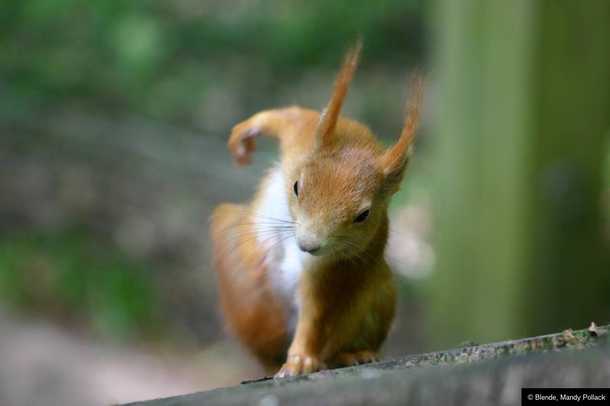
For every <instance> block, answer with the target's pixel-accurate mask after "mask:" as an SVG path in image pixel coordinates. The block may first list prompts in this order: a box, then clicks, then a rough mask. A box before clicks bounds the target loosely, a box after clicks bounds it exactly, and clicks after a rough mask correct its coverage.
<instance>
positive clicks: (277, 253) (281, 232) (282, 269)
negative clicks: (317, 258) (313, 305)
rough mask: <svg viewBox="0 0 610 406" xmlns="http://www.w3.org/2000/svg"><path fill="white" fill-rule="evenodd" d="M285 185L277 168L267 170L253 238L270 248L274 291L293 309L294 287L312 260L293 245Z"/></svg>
mask: <svg viewBox="0 0 610 406" xmlns="http://www.w3.org/2000/svg"><path fill="white" fill-rule="evenodd" d="M286 184H287V180H286V179H284V175H283V174H282V170H281V168H280V167H279V165H277V166H275V167H274V168H273V169H271V172H270V173H269V175H268V177H267V178H266V179H265V184H264V186H263V191H262V193H263V195H262V199H260V200H259V201H258V206H257V207H256V208H255V211H256V213H257V217H256V222H257V238H258V240H259V242H261V243H265V244H268V245H269V246H270V247H271V248H270V252H268V253H267V266H268V267H269V268H268V269H269V274H270V277H271V282H272V284H273V287H274V289H275V291H276V292H277V293H278V294H279V295H280V296H282V297H283V298H284V299H285V300H286V301H287V302H288V303H289V304H290V305H291V307H293V308H294V309H295V310H296V309H297V308H298V301H297V297H296V290H297V285H298V282H299V279H300V277H301V273H302V272H303V268H304V266H305V264H306V262H307V261H310V260H312V256H311V255H309V254H307V253H305V252H302V251H301V250H300V249H299V247H298V246H297V244H296V240H295V238H294V233H293V230H292V218H291V216H290V211H289V210H288V201H287V198H286ZM288 184H290V182H288ZM295 322H296V321H295Z"/></svg>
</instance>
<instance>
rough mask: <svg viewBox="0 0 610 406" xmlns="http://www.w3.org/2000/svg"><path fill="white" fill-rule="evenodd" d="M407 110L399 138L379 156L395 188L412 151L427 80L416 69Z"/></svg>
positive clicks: (388, 178) (402, 175)
mask: <svg viewBox="0 0 610 406" xmlns="http://www.w3.org/2000/svg"><path fill="white" fill-rule="evenodd" d="M411 82H412V87H413V88H412V90H411V98H410V100H409V111H408V113H407V117H406V118H405V123H404V127H403V129H402V133H401V134H400V138H399V139H398V141H397V142H396V144H394V145H393V146H391V147H390V148H389V149H388V150H387V151H386V152H385V153H384V154H383V156H382V157H381V168H382V170H383V172H384V174H385V175H386V177H387V180H388V182H389V183H395V184H396V188H398V185H399V184H400V182H401V181H402V178H403V177H404V175H405V170H406V168H407V164H408V162H409V156H410V155H411V154H412V153H413V145H414V144H415V139H416V137H417V130H418V128H419V115H420V110H421V106H422V101H423V97H424V90H425V88H426V82H427V80H424V79H423V77H422V75H421V73H420V72H419V71H418V70H417V69H416V70H415V71H414V72H413V78H412V80H411Z"/></svg>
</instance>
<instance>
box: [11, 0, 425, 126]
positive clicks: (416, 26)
mask: <svg viewBox="0 0 610 406" xmlns="http://www.w3.org/2000/svg"><path fill="white" fill-rule="evenodd" d="M420 3H421V0H409V1H401V2H395V1H391V0H378V1H374V2H364V1H358V2H353V1H352V2H350V1H347V0H339V1H334V2H325V1H323V0H314V1H294V2H289V3H285V2H280V1H268V0H267V1H248V2H246V1H241V2H237V1H230V2H223V1H219V0H207V1H194V0H174V1H165V0H164V1H161V0H157V1H147V2H125V1H119V0H105V1H97V2H80V1H76V0H56V1H55V0H54V1H51V0H29V1H26V2H16V1H10V0H4V1H0V54H2V58H0V78H2V79H0V83H1V87H0V89H1V92H2V93H4V94H5V97H6V98H7V99H10V100H11V103H12V108H13V109H15V110H17V111H19V110H22V109H32V108H37V107H38V108H43V107H44V106H46V105H48V104H49V103H52V102H54V101H57V100H62V101H63V102H65V101H70V100H71V101H73V102H81V103H82V102H89V103H93V104H95V105H96V106H106V107H107V108H109V109H116V110H124V109H127V110H128V111H132V112H137V113H140V114H146V115H150V116H154V117H156V118H161V119H166V120H178V121H185V122H189V121H191V120H193V118H194V117H196V116H197V114H198V108H199V104H200V103H201V98H202V97H203V98H205V97H206V89H208V88H209V87H212V85H213V84H214V83H215V82H217V81H218V80H219V78H222V77H225V76H226V77H230V78H231V79H232V80H233V81H237V82H234V83H233V85H234V86H237V87H253V88H254V89H253V92H252V93H253V94H256V93H257V92H265V91H268V89H265V88H264V85H263V87H260V88H257V86H259V84H258V83H259V82H260V80H256V78H257V77H260V75H264V76H266V77H269V75H271V74H273V75H274V76H277V75H279V76H283V77H285V78H290V77H293V76H295V75H299V74H301V73H303V72H306V71H308V70H309V69H310V68H312V67H315V68H318V69H319V68H323V67H325V66H331V67H332V68H333V69H334V68H335V67H336V65H337V63H338V62H337V61H338V57H337V56H338V55H340V54H342V53H343V51H344V49H345V47H346V43H349V42H350V41H354V40H355V39H356V38H357V37H358V36H359V35H362V36H363V37H364V38H365V39H366V51H365V52H366V57H367V60H368V61H376V60H377V61H378V60H386V61H388V60H392V59H394V60H398V61H403V62H404V60H405V58H406V57H410V56H413V55H414V54H420V53H421V48H422V41H423V39H422V22H421V21H422V20H421V12H420V8H421V4H420ZM414 38H416V39H417V42H414V41H413V39H414ZM270 67H272V69H270ZM278 81H279V82H282V79H281V78H280V79H278Z"/></svg>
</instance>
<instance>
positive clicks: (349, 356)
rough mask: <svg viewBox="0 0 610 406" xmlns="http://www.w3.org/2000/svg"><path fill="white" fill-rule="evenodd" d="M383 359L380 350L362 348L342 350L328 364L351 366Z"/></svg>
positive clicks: (332, 366)
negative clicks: (360, 349) (359, 349)
mask: <svg viewBox="0 0 610 406" xmlns="http://www.w3.org/2000/svg"><path fill="white" fill-rule="evenodd" d="M379 360H381V357H380V356H379V353H378V352H375V351H369V350H362V351H356V352H342V353H340V354H339V355H337V356H336V357H335V358H334V359H333V360H332V361H331V362H329V363H328V364H329V365H330V366H331V368H337V367H350V366H354V365H361V364H368V363H369V362H377V361H379Z"/></svg>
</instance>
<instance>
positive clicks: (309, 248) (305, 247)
mask: <svg viewBox="0 0 610 406" xmlns="http://www.w3.org/2000/svg"><path fill="white" fill-rule="evenodd" d="M297 245H298V246H299V249H300V250H301V251H303V252H309V253H310V254H313V253H315V252H317V251H319V250H320V248H321V247H320V246H319V245H313V244H311V243H309V244H308V243H303V242H301V241H297Z"/></svg>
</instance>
